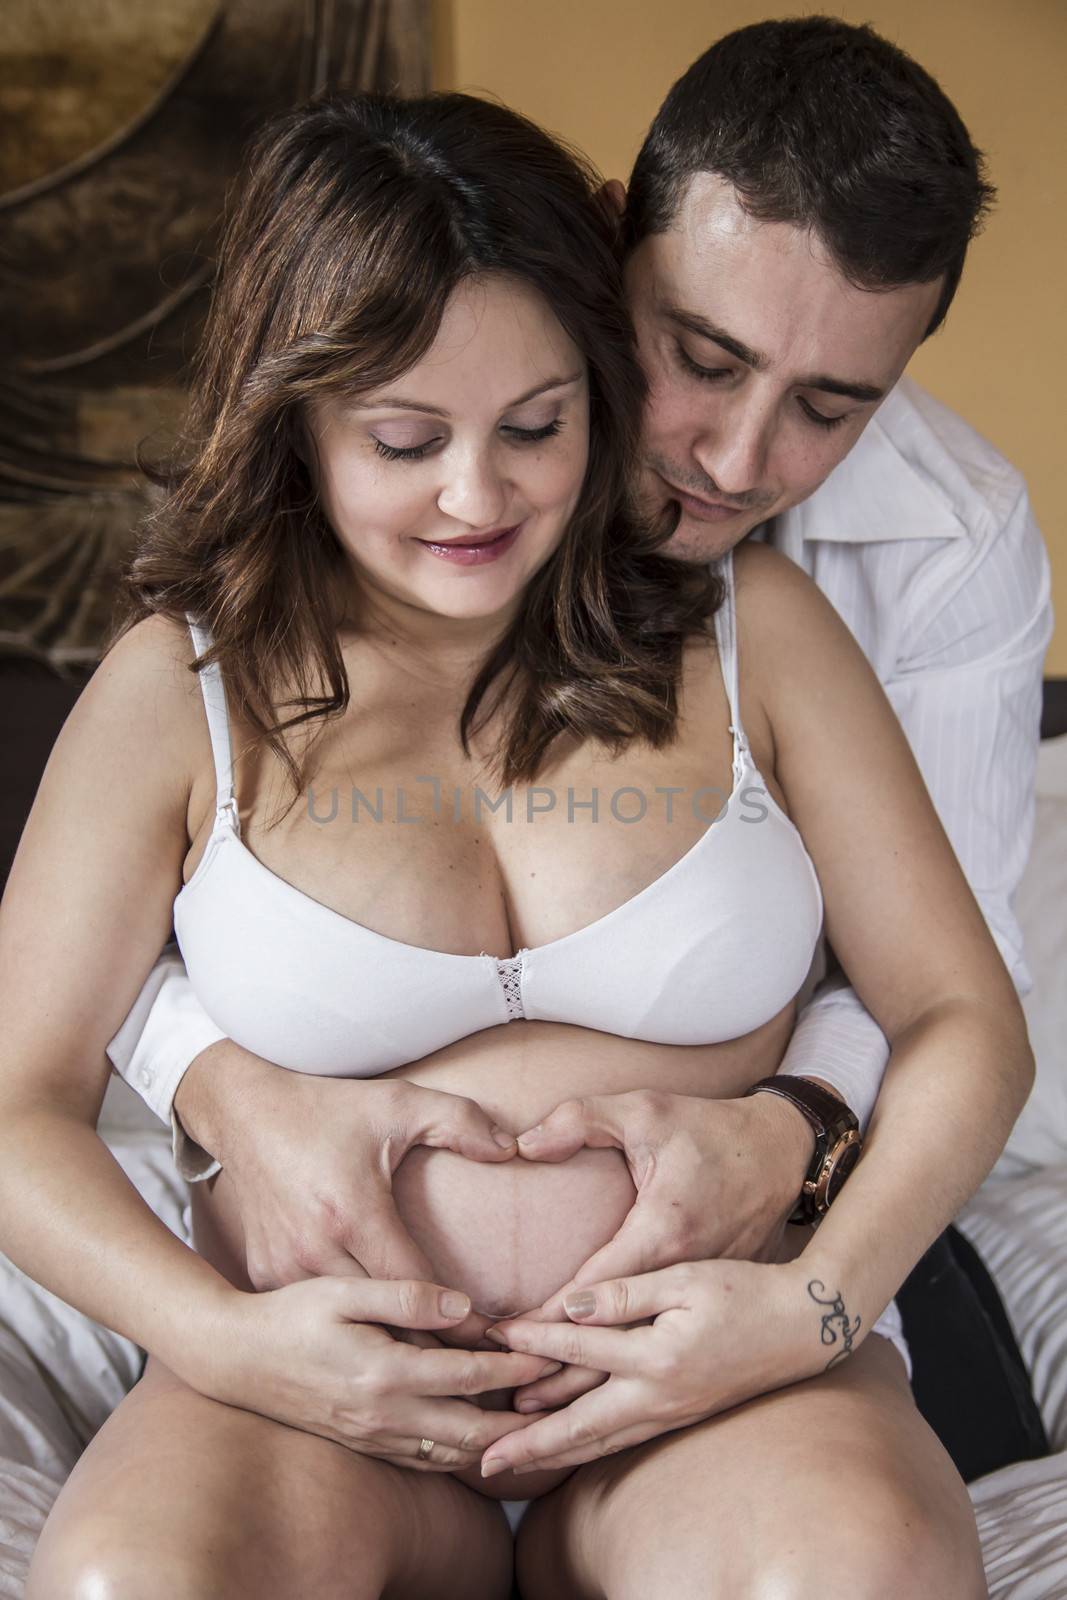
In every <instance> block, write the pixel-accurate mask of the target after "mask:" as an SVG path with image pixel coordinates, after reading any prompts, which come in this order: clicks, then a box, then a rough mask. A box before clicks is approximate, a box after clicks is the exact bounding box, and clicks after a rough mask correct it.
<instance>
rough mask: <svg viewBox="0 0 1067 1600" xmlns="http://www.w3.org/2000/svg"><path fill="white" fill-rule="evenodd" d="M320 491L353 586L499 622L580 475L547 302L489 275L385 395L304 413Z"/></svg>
mask: <svg viewBox="0 0 1067 1600" xmlns="http://www.w3.org/2000/svg"><path fill="white" fill-rule="evenodd" d="M308 425H309V429H310V432H311V434H312V437H313V439H314V444H315V448H316V452H317V457H318V460H317V467H318V486H319V494H320V497H321V500H322V504H323V507H324V509H325V511H326V514H327V516H328V517H329V519H330V522H331V524H332V526H333V528H334V530H335V532H336V534H337V537H338V539H339V540H340V542H341V544H342V546H343V547H344V549H345V550H346V551H347V553H348V555H349V557H350V559H351V562H352V565H353V568H354V570H355V572H356V574H357V576H358V579H359V585H360V589H361V590H367V591H369V592H370V594H372V595H374V596H376V597H378V598H382V597H386V596H387V597H389V598H390V599H391V600H393V601H400V602H401V603H402V604H405V605H408V606H413V607H416V608H418V609H419V610H421V611H424V612H432V613H436V614H438V615H440V616H447V617H452V618H463V619H470V620H475V619H482V618H485V619H489V618H493V617H497V616H499V615H501V614H503V613H506V612H507V610H508V609H509V608H510V607H512V606H513V604H514V602H515V601H516V599H517V598H518V596H519V595H520V594H521V592H522V590H523V588H524V586H525V585H526V584H527V582H528V581H529V579H530V578H531V577H532V576H533V574H534V573H535V572H536V571H537V570H538V568H539V567H541V566H543V564H544V563H545V562H546V561H547V560H548V559H549V557H550V556H551V555H552V552H553V551H554V550H555V549H556V547H557V545H558V544H559V542H560V540H561V538H562V537H563V533H564V530H565V529H566V527H567V523H568V521H569V519H570V517H571V516H572V515H573V513H574V510H575V507H576V505H577V503H578V498H579V495H580V493H581V488H582V482H583V479H584V477H585V469H586V461H587V457H588V448H589V407H588V387H587V381H586V368H585V362H584V360H583V358H582V356H581V354H580V353H579V351H578V348H577V346H576V345H574V344H573V343H572V342H571V340H570V339H569V338H568V337H567V335H566V334H565V333H564V331H563V329H562V328H561V327H560V325H559V323H558V322H557V320H556V318H555V316H554V315H553V313H552V312H551V310H550V309H549V307H548V305H547V304H546V303H545V301H544V300H543V299H542V298H541V297H540V295H538V294H537V293H536V292H535V291H534V290H532V289H530V288H527V287H526V286H525V285H524V284H522V283H519V282H517V281H515V280H512V279H508V278H504V277H499V276H498V277H491V278H487V279H483V280H480V281H471V282H467V283H464V284H462V285H461V286H460V287H459V288H458V289H457V290H456V291H455V293H454V294H453V296H452V298H451V300H450V301H449V303H448V306H447V308H446V311H445V315H444V317H443V319H442V322H441V327H440V330H439V332H438V334H437V338H436V339H435V340H434V342H433V345H432V346H431V347H430V349H429V350H428V351H427V353H426V355H425V356H424V357H423V358H422V360H421V361H419V362H417V363H416V365H415V366H413V367H410V368H409V369H408V371H407V372H405V373H404V374H403V375H402V376H401V377H399V378H397V379H396V380H395V381H394V382H392V383H389V384H387V385H386V386H385V387H384V388H383V389H380V390H375V391H372V392H370V393H367V394H362V395H360V396H359V397H358V398H357V399H354V400H347V399H345V398H344V397H342V396H336V395H335V396H332V397H330V398H329V399H326V400H323V401H320V402H317V403H316V404H315V405H314V406H313V407H312V409H311V411H310V415H309V418H308Z"/></svg>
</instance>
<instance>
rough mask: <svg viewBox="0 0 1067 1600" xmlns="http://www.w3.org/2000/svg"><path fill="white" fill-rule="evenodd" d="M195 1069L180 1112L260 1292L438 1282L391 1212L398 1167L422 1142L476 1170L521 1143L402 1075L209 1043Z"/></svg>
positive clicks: (479, 1114) (480, 1323)
mask: <svg viewBox="0 0 1067 1600" xmlns="http://www.w3.org/2000/svg"><path fill="white" fill-rule="evenodd" d="M201 1062H202V1063H203V1065H204V1069H205V1070H204V1071H203V1073H200V1063H201ZM208 1069H210V1071H208ZM189 1071H190V1073H198V1074H200V1080H199V1082H197V1081H196V1080H194V1081H193V1083H191V1084H190V1085H189V1090H192V1091H193V1094H194V1095H195V1098H192V1097H191V1096H190V1093H189V1091H188V1090H187V1091H186V1095H185V1098H184V1099H180V1100H179V1101H177V1102H176V1105H177V1109H178V1112H179V1115H180V1117H181V1119H182V1122H183V1123H184V1124H185V1125H186V1127H187V1128H188V1131H189V1132H190V1133H192V1135H193V1137H194V1138H197V1139H199V1140H200V1142H201V1143H204V1141H205V1138H209V1139H210V1142H209V1143H207V1144H206V1146H205V1147H206V1148H207V1149H209V1150H211V1152H212V1153H213V1154H214V1155H217V1157H218V1159H219V1160H220V1161H221V1162H222V1164H223V1168H224V1171H225V1175H226V1179H227V1183H228V1185H229V1186H231V1188H232V1196H233V1199H234V1201H235V1203H236V1206H237V1209H238V1212H239V1215H240V1222H241V1227H242V1229H243V1231H244V1241H245V1254H246V1261H247V1268H248V1274H249V1278H250V1279H251V1282H252V1284H253V1285H254V1287H255V1288H257V1289H276V1288H280V1287H282V1286H284V1285H286V1284H291V1283H295V1282H298V1281H299V1280H301V1279H305V1278H319V1277H346V1276H350V1275H352V1274H354V1273H355V1274H358V1273H359V1272H360V1271H361V1270H362V1272H364V1273H366V1274H367V1275H368V1276H370V1277H371V1278H416V1279H420V1280H430V1281H432V1280H433V1278H434V1277H435V1273H434V1270H433V1267H432V1265H431V1263H430V1262H429V1261H428V1260H427V1259H426V1256H425V1255H424V1253H423V1252H422V1251H421V1250H420V1249H419V1247H418V1246H417V1245H416V1244H415V1241H414V1240H413V1239H412V1238H411V1236H410V1234H409V1233H408V1231H407V1229H406V1228H405V1227H404V1225H403V1223H402V1222H401V1220H400V1217H399V1216H398V1214H397V1211H396V1207H395V1205H394V1203H393V1194H392V1180H393V1174H394V1173H395V1171H396V1169H397V1167H398V1166H399V1165H400V1163H401V1162H402V1161H403V1159H404V1157H405V1156H406V1155H407V1153H408V1151H409V1150H411V1149H412V1148H413V1147H414V1146H416V1145H420V1144H421V1145H429V1146H432V1147H434V1148H436V1149H443V1150H453V1151H455V1152H456V1153H457V1154H458V1155H462V1156H466V1157H467V1158H468V1160H471V1161H491V1162H499V1161H507V1160H509V1159H510V1158H512V1157H513V1156H514V1155H515V1154H516V1149H517V1147H516V1144H515V1140H514V1139H513V1138H512V1137H511V1135H510V1134H507V1133H505V1132H504V1131H503V1130H502V1129H499V1128H496V1127H495V1125H494V1124H493V1122H492V1121H491V1119H490V1117H489V1116H488V1115H487V1113H486V1112H485V1111H483V1110H482V1108H481V1106H479V1105H478V1104H477V1103H476V1102H475V1101H474V1100H470V1099H467V1098H466V1097H464V1096H461V1095H454V1094H447V1093H444V1092H442V1091H441V1090H439V1089H426V1088H420V1087H418V1086H417V1085H415V1084H412V1083H408V1082H407V1081H406V1080H405V1079H402V1078H376V1079H370V1080H367V1079H347V1078H321V1077H314V1076H310V1075H308V1074H305V1073H300V1072H287V1071H286V1070H285V1069H284V1068H283V1067H277V1066H274V1065H272V1063H270V1062H268V1061H264V1060H263V1059H262V1058H261V1057H259V1056H256V1055H253V1054H251V1053H250V1052H249V1051H247V1050H243V1049H242V1048H241V1047H240V1046H239V1045H236V1044H234V1043H233V1042H232V1041H231V1040H221V1041H220V1042H219V1043H218V1044H216V1045H213V1046H211V1048H210V1050H208V1051H205V1052H204V1053H203V1056H202V1057H198V1058H197V1062H194V1064H193V1066H192V1067H191V1068H190V1069H189ZM186 1076H189V1074H187V1075H186ZM184 1087H185V1086H184V1083H183V1088H184ZM190 1111H191V1112H192V1114H193V1120H192V1125H190V1121H189V1120H188V1119H189V1115H190ZM486 1326H487V1321H486V1319H485V1318H484V1317H478V1316H474V1315H472V1316H470V1317H469V1318H467V1319H466V1320H465V1321H464V1322H463V1323H462V1325H460V1326H458V1327H455V1328H450V1330H449V1337H450V1338H455V1340H456V1342H459V1343H462V1342H467V1343H473V1342H474V1341H475V1340H476V1339H477V1338H478V1337H479V1335H480V1334H481V1333H482V1332H483V1331H484V1329H485V1327H486Z"/></svg>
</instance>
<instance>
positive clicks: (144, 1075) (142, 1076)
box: [137, 1067, 152, 1089]
mask: <svg viewBox="0 0 1067 1600" xmlns="http://www.w3.org/2000/svg"><path fill="white" fill-rule="evenodd" d="M137 1078H138V1081H139V1082H140V1083H142V1084H143V1085H144V1087H145V1088H146V1089H147V1088H148V1086H149V1084H150V1083H151V1082H152V1074H151V1072H149V1070H148V1068H147V1067H142V1068H141V1070H140V1072H139V1073H138V1074H137Z"/></svg>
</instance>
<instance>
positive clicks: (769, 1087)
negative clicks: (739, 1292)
mask: <svg viewBox="0 0 1067 1600" xmlns="http://www.w3.org/2000/svg"><path fill="white" fill-rule="evenodd" d="M761 1093H765V1094H778V1095H781V1097H782V1099H783V1100H788V1101H789V1103H790V1105H794V1106H796V1108H797V1110H798V1111H799V1112H800V1113H801V1115H802V1116H804V1117H806V1118H807V1120H808V1122H809V1123H810V1124H811V1126H812V1128H813V1129H814V1132H815V1154H814V1155H813V1156H812V1158H811V1165H810V1166H809V1168H808V1173H807V1177H806V1178H805V1179H804V1183H803V1186H802V1187H801V1190H800V1198H799V1199H798V1200H797V1204H796V1209H795V1210H794V1212H793V1214H792V1215H791V1216H790V1218H789V1221H790V1222H814V1221H816V1220H817V1219H818V1218H819V1217H821V1216H823V1215H824V1213H825V1212H827V1211H828V1210H829V1209H830V1206H831V1205H832V1204H833V1202H834V1200H835V1199H836V1198H837V1195H838V1194H839V1193H840V1190H841V1185H842V1184H843V1183H844V1181H845V1179H846V1178H847V1177H848V1175H849V1173H850V1172H851V1171H852V1169H853V1167H854V1166H855V1165H856V1162H857V1161H858V1160H859V1158H860V1155H861V1153H862V1151H863V1138H862V1135H861V1134H860V1126H859V1123H858V1122H857V1121H856V1118H855V1116H854V1115H853V1113H852V1112H851V1111H850V1110H849V1108H848V1106H847V1105H846V1104H845V1102H844V1101H843V1100H839V1099H838V1098H837V1096H836V1095H835V1094H831V1093H830V1091H829V1090H828V1089H822V1088H820V1087H819V1085H818V1084H817V1083H812V1081H811V1079H810V1078H793V1077H790V1076H789V1075H788V1074H786V1073H781V1074H779V1076H778V1077H776V1078H761V1079H760V1081H759V1082H758V1083H754V1084H753V1085H752V1087H751V1089H748V1090H746V1094H761Z"/></svg>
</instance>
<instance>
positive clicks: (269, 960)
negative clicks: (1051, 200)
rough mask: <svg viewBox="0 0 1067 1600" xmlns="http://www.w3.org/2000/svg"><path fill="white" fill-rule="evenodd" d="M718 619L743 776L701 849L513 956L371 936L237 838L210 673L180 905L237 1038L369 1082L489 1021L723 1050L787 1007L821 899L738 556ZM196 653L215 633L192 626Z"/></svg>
mask: <svg viewBox="0 0 1067 1600" xmlns="http://www.w3.org/2000/svg"><path fill="white" fill-rule="evenodd" d="M721 571H722V574H723V577H724V578H725V580H726V598H725V600H724V602H723V604H722V606H721V607H720V608H719V610H718V612H717V613H716V615H715V633H716V639H717V643H718V653H719V660H720V662H721V663H722V670H723V675H724V679H725V684H726V693H727V698H728V700H729V705H730V714H731V725H732V726H731V731H732V733H733V740H734V760H733V777H734V787H733V790H732V792H731V795H730V798H729V801H728V803H727V805H726V807H725V808H724V809H723V811H722V812H721V814H720V816H719V817H718V818H717V819H716V820H715V821H714V822H712V823H711V824H710V826H709V827H708V828H707V830H706V831H705V832H704V833H703V834H702V835H701V836H700V838H699V839H698V840H697V841H696V843H695V844H694V845H693V846H692V848H691V849H689V850H687V851H686V853H685V855H683V856H682V857H681V859H680V860H678V861H676V862H675V864H674V865H673V866H672V867H670V868H668V870H667V871H666V872H664V873H663V874H662V875H661V876H660V877H658V878H656V879H655V881H654V882H653V883H650V884H649V885H648V887H647V888H645V889H642V890H641V891H640V892H639V893H638V894H635V895H633V896H632V897H631V898H630V899H629V900H627V901H625V902H624V904H622V905H621V906H618V907H616V909H615V910H614V911H609V912H608V913H607V915H606V916H603V917H598V918H597V920H596V921H595V922H591V923H589V925H588V926H587V927H584V928H579V929H578V931H577V932H575V933H571V934H567V935H566V936H565V937H563V938H561V939H554V940H552V941H551V943H549V944H543V945H538V946H536V947H534V948H533V949H521V950H518V951H516V953H515V954H514V955H505V956H495V955H488V954H484V953H483V954H481V955H476V956H473V955H472V956H462V955H451V954H447V953H444V952H442V951H437V950H426V949H423V948H422V947H421V946H418V945H410V944H405V943H403V942H401V941H400V940H397V939H391V938H388V937H386V936H385V935H384V934H380V933H375V932H374V931H373V930H372V929H370V928H366V927H364V926H363V925H362V924H361V923H358V922H353V921H352V920H351V918H349V917H346V916H343V915H342V914H341V913H340V912H338V911H333V910H331V909H330V908H329V907H328V906H325V905H323V904H321V902H319V901H317V900H314V899H312V897H311V896H310V895H307V894H305V893H304V892H303V891H302V890H300V889H297V888H295V887H294V886H293V885H292V884H290V883H288V882H286V881H285V879H283V878H280V877H278V876H277V874H276V873H274V872H272V871H271V870H270V868H269V867H266V866H264V864H263V863H262V862H261V861H259V860H258V859H257V858H256V857H255V856H254V855H253V854H252V852H251V851H250V850H249V849H248V847H247V845H245V844H244V842H243V841H242V839H241V832H240V822H239V818H238V813H237V803H236V800H235V798H234V788H233V764H232V750H231V743H230V729H229V718H228V714H227V709H226V694H225V689H224V687H223V684H222V678H221V674H220V672H219V669H218V666H217V664H212V665H211V666H209V667H206V668H204V669H203V671H202V672H201V673H200V682H201V687H202V689H203V693H204V702H205V707H206V710H207V719H208V727H209V730H210V734H211V747H212V752H213V755H214V761H215V774H216V780H217V795H216V813H215V825H214V828H213V829H212V833H211V836H210V838H209V840H208V843H207V846H206V848H205V851H204V855H203V858H202V859H201V861H200V863H199V865H198V867H197V869H196V872H195V873H194V874H193V876H192V878H191V879H190V880H189V882H188V883H187V884H186V885H185V886H184V888H183V889H182V890H181V891H180V893H179V894H178V896H177V898H176V899H175V902H174V929H175V933H176V935H177V939H178V944H179V946H180V948H181V952H182V955H183V957H184V959H185V965H186V968H187V970H188V973H189V977H190V979H191V980H192V984H193V989H194V991H195V993H196V995H197V998H198V999H199V1001H200V1003H201V1005H202V1006H203V1007H204V1009H205V1010H206V1011H207V1013H208V1015H209V1016H210V1017H211V1019H212V1021H213V1022H214V1023H215V1024H216V1026H218V1027H219V1028H221V1029H223V1030H224V1031H225V1033H226V1034H227V1035H228V1036H229V1037H230V1038H232V1039H234V1040H235V1041H236V1042H237V1043H238V1044H241V1045H243V1046H244V1047H245V1048H246V1049H248V1050H252V1051H254V1052H255V1053H256V1054H257V1055H261V1056H264V1057H265V1058H266V1059H267V1060H269V1061H273V1062H275V1063H277V1064H278V1065H279V1066H284V1067H288V1068H290V1069H291V1070H293V1071H301V1072H310V1073H316V1074H323V1075H335V1076H339V1077H373V1076H374V1075H375V1074H377V1073H380V1072H387V1071H389V1070H390V1069H391V1068H393V1067H398V1066H403V1065H406V1064H408V1063H410V1062H413V1061H418V1060H420V1059H421V1058H422V1057H423V1056H426V1055H430V1054H432V1053H433V1052H434V1051H435V1050H440V1049H442V1048H443V1047H444V1046H445V1045H448V1044H452V1043H454V1042H455V1041H456V1040H458V1039H463V1038H465V1037H467V1036H468V1035H469V1034H472V1033H477V1032H479V1031H480V1030H482V1029H483V1028H491V1027H495V1026H497V1025H498V1024H500V1023H505V1022H512V1021H515V1020H517V1019H520V1018H525V1019H528V1020H531V1021H540V1022H566V1023H572V1024H574V1025H576V1026H578V1027H582V1028H595V1029H598V1030H599V1031H601V1032H603V1033H611V1034H617V1035H621V1036H623V1037H624V1038H629V1039H645V1040H648V1041H650V1042H651V1043H655V1044H665V1045H666V1044H677V1045H701V1044H717V1043H719V1042H721V1041H723V1040H726V1039H735V1038H739V1037H740V1036H742V1035H743V1034H746V1033H750V1032H751V1031H752V1030H753V1029H754V1028H758V1027H760V1026H761V1024H763V1023H765V1022H767V1021H769V1020H770V1018H771V1017H773V1016H776V1015H777V1013H778V1012H779V1011H780V1010H781V1009H782V1007H783V1006H785V1005H786V1004H787V1003H788V1002H789V1001H790V1000H791V999H793V997H794V996H795V995H796V993H797V992H798V990H799V989H800V987H801V985H802V984H803V982H804V979H805V978H806V976H807V974H808V969H809V967H810V965H811V960H812V956H813V954H814V952H815V949H816V946H817V944H818V940H819V935H820V932H821V927H822V914H823V905H822V895H821V893H820V889H819V881H818V878H817V876H816V873H815V868H814V866H813V864H812V861H811V858H810V856H809V855H808V853H807V851H806V850H805V848H804V844H803V841H802V839H801V837H800V834H799V833H798V832H797V830H796V828H795V827H794V826H793V823H792V822H791V821H790V820H789V818H788V817H787V816H786V815H785V813H784V811H782V809H781V808H780V807H779V806H778V804H777V803H776V802H775V800H774V798H773V797H772V796H771V794H770V793H769V792H768V791H767V789H766V787H765V785H764V783H763V781H762V779H761V777H760V774H759V772H758V770H757V768H756V767H755V765H754V763H753V761H752V756H751V754H750V752H749V748H748V743H747V740H746V739H745V736H744V733H743V731H742V727H741V722H740V718H739V715H738V706H737V645H736V627H735V619H734V590H733V559H732V555H729V556H727V557H725V558H724V560H723V562H722V563H721ZM190 632H191V633H192V637H193V642H194V644H195V646H196V649H197V653H198V654H202V653H203V652H204V651H205V650H207V649H209V648H210V645H211V638H210V635H209V634H208V633H207V632H206V631H205V630H204V629H203V628H201V627H199V626H198V625H197V624H196V623H195V622H193V621H192V620H190Z"/></svg>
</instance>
